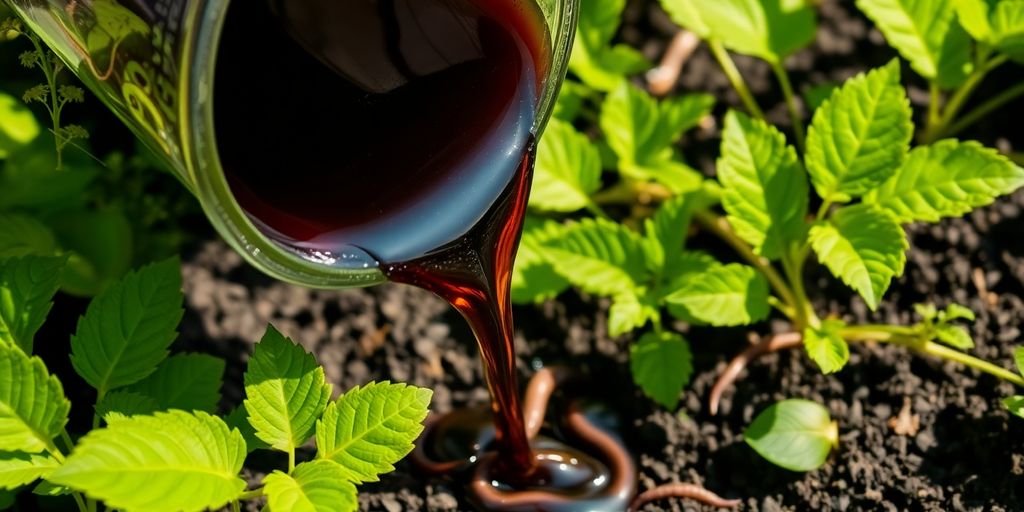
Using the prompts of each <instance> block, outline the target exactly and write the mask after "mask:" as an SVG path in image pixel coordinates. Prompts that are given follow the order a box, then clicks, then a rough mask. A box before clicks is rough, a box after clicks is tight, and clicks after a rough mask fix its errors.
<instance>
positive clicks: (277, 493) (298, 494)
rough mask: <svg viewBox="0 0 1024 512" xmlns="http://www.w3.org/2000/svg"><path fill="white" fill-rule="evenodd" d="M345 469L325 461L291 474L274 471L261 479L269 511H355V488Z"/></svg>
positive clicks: (357, 505)
mask: <svg viewBox="0 0 1024 512" xmlns="http://www.w3.org/2000/svg"><path fill="white" fill-rule="evenodd" d="M348 479H349V473H348V471H346V470H345V468H343V467H341V466H340V465H338V464H337V463H335V462H332V461H329V460H315V461H312V462H306V463H303V464H299V465H298V466H296V467H295V470H294V471H292V474H291V475H288V474H285V473H282V472H281V471H275V472H273V473H271V474H270V475H267V477H266V478H264V479H263V484H264V485H265V487H264V488H263V492H264V493H265V494H266V495H267V504H268V505H269V506H270V510H287V511H290V512H350V511H352V512H354V511H355V510H358V509H359V501H358V500H357V499H356V486H355V485H353V484H352V483H351V482H349V481H348Z"/></svg>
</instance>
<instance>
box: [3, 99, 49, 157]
mask: <svg viewBox="0 0 1024 512" xmlns="http://www.w3.org/2000/svg"><path fill="white" fill-rule="evenodd" d="M41 131H42V130H41V129H40V127H39V123H38V122H37V121H36V117H35V116H34V115H32V111H31V110H29V109H28V107H26V106H25V104H24V103H23V102H22V101H21V100H19V99H17V98H15V97H14V96H11V95H9V94H6V93H3V92H0V159H4V158H7V157H8V156H10V155H11V154H12V153H14V152H16V151H18V150H19V149H21V148H23V147H25V146H27V145H28V144H29V143H30V142H32V141H33V140H35V138H36V137H38V136H39V133H40V132H41Z"/></svg>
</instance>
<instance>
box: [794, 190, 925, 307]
mask: <svg viewBox="0 0 1024 512" xmlns="http://www.w3.org/2000/svg"><path fill="white" fill-rule="evenodd" d="M810 241H811V246H812V247H814V252H816V253H817V254H818V259H819V260H820V261H821V262H822V263H823V264H824V265H825V266H826V267H828V269H829V270H830V271H831V272H832V274H833V275H835V276H837V277H839V278H840V279H842V280H843V282H844V283H846V284H847V285H848V286H849V287H850V288H853V289H854V290H855V291H857V293H859V294H860V295H861V297H863V298H864V302H866V303H867V305H868V307H869V308H871V309H872V310H874V309H876V308H878V304H879V302H880V301H881V300H882V295H884V294H885V291H886V290H887V289H888V288H889V283H890V282H891V281H892V278H893V277H896V276H899V275H901V274H903V266H904V264H905V263H906V260H907V256H906V251H907V248H909V246H910V245H909V243H908V242H907V237H906V235H905V234H904V233H903V228H902V227H900V225H899V223H898V222H897V220H896V218H895V217H893V216H892V215H890V214H889V213H887V212H884V211H882V210H879V209H876V208H874V207H872V206H871V205H866V204H858V205H854V206H847V207H845V208H841V209H839V210H838V211H836V212H835V213H834V214H832V216H831V218H830V219H829V220H828V221H827V222H824V223H820V224H817V225H815V226H814V227H812V228H811V232H810Z"/></svg>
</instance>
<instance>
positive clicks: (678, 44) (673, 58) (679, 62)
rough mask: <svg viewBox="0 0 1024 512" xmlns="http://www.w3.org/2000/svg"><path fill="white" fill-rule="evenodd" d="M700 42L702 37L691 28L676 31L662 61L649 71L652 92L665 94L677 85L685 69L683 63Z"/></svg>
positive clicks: (649, 86) (658, 94) (649, 84)
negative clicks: (690, 29) (691, 30)
mask: <svg viewBox="0 0 1024 512" xmlns="http://www.w3.org/2000/svg"><path fill="white" fill-rule="evenodd" d="M699 44H700V38H699V37H697V34H694V33H693V32H690V31H689V30H680V31H679V32H677V33H676V35H675V37H673V38H672V41H671V42H670V43H669V44H668V49H667V50H665V56H664V57H662V59H661V63H660V64H659V65H658V67H656V68H654V69H652V70H650V71H648V72H647V84H648V89H650V91H651V94H654V95H655V96H664V95H666V94H668V93H669V92H670V91H671V90H672V88H673V87H675V85H676V82H678V81H679V74H680V73H682V71H683V65H685V64H686V61H687V60H689V59H690V56H691V55H693V52H694V50H696V49H697V45H699Z"/></svg>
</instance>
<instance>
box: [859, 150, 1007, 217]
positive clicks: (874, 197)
mask: <svg viewBox="0 0 1024 512" xmlns="http://www.w3.org/2000/svg"><path fill="white" fill-rule="evenodd" d="M1022 185H1024V169H1021V168H1020V167H1018V166H1016V165H1014V164H1013V162H1011V161H1010V160H1009V159H1008V158H1006V157H1005V156H1003V155H1000V154H999V153H998V152H997V151H996V150H994V149H989V148H986V147H983V146H982V145H981V144H978V143H977V142H973V141H967V142H959V141H956V140H952V139H947V140H942V141H939V142H936V143H935V144H932V145H931V146H921V147H917V148H914V150H913V151H911V152H910V156H909V157H908V158H907V161H906V162H904V164H903V166H902V167H900V168H899V170H898V171H897V172H896V174H895V175H894V176H892V177H891V178H889V180H888V181H886V182H885V183H883V184H882V185H881V186H880V187H879V188H878V189H877V190H875V191H874V192H872V193H871V194H869V195H868V196H866V197H865V201H866V202H869V203H874V204H877V205H878V206H881V207H882V208H884V209H886V210H889V211H890V212H892V213H894V214H895V215H896V217H897V218H898V219H899V220H900V222H903V223H908V222H913V221H925V222H938V221H939V220H940V219H942V218H945V217H958V216H960V215H963V214H965V213H968V212H970V211H971V210H973V209H975V208H978V207H981V206H986V205H989V204H992V201H994V200H995V198H996V197H998V196H1000V195H1003V194H1009V193H1010V192H1013V191H1014V190H1017V189H1018V188H1020V187H1021V186H1022Z"/></svg>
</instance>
